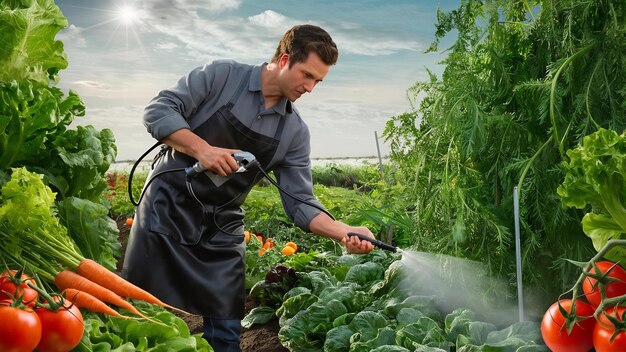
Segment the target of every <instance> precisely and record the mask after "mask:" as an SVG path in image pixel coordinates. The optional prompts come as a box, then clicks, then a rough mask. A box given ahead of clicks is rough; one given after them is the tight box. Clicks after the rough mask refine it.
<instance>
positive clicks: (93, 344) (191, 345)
mask: <svg viewBox="0 0 626 352" xmlns="http://www.w3.org/2000/svg"><path fill="white" fill-rule="evenodd" d="M133 305H134V306H135V307H137V308H138V309H139V310H140V311H141V312H142V313H143V314H145V315H147V316H150V317H153V318H154V319H155V321H156V322H150V321H146V320H134V319H123V318H116V317H106V319H102V318H101V317H100V316H99V315H97V314H94V313H85V316H84V318H85V334H84V336H83V339H82V341H81V343H80V344H79V345H78V346H77V347H76V348H75V349H73V350H72V351H76V352H81V351H124V352H126V351H128V352H131V351H179V352H193V351H202V352H212V351H213V349H212V348H211V346H209V344H208V343H207V341H206V340H205V339H203V338H202V337H200V335H191V334H190V333H189V328H188V327H187V324H185V322H184V321H183V320H182V319H180V318H178V317H176V316H175V315H174V314H172V313H170V312H168V311H166V310H165V309H163V308H161V307H158V306H154V305H150V304H147V303H144V302H139V301H136V302H134V303H133Z"/></svg>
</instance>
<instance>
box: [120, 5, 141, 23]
mask: <svg viewBox="0 0 626 352" xmlns="http://www.w3.org/2000/svg"><path fill="white" fill-rule="evenodd" d="M117 18H118V19H119V20H120V21H121V22H122V23H123V24H125V25H127V26H131V25H133V24H134V23H135V22H137V21H138V20H139V15H138V13H137V10H135V9H134V8H133V7H132V6H128V5H125V6H122V7H120V8H119V9H118V10H117Z"/></svg>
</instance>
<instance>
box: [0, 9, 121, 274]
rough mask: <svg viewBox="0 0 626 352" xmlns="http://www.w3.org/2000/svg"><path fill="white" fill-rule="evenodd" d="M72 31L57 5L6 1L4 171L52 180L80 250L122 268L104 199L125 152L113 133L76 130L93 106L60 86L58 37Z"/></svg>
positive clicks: (1, 93)
mask: <svg viewBox="0 0 626 352" xmlns="http://www.w3.org/2000/svg"><path fill="white" fill-rule="evenodd" d="M66 26H67V19H66V18H65V17H64V16H63V14H62V13H61V10H60V9H59V8H58V7H57V6H56V5H55V4H54V1H53V0H0V43H2V44H1V45H0V67H1V68H2V69H0V173H3V172H6V173H8V172H9V170H10V169H11V168H16V167H26V168H27V169H28V170H29V171H32V172H37V173H39V174H43V175H45V176H46V182H47V184H48V185H50V187H52V188H53V190H54V191H55V193H56V194H57V204H56V206H57V207H58V208H59V211H58V213H59V214H61V216H60V217H61V220H62V222H63V225H65V226H66V227H67V228H68V231H69V233H70V234H71V235H72V237H74V239H75V241H76V243H78V244H79V246H80V249H81V250H82V251H84V253H85V255H87V256H89V257H91V258H92V259H95V260H98V261H100V262H101V263H104V264H107V266H108V267H109V268H114V267H115V265H114V264H115V263H114V261H115V260H114V258H113V255H115V254H117V253H119V251H120V248H119V244H118V243H116V242H117V235H118V231H117V227H115V224H114V223H111V222H112V220H111V219H107V218H106V214H107V212H108V211H107V208H106V207H105V206H103V205H102V204H100V203H99V201H100V194H101V193H102V192H103V190H104V189H105V188H106V180H105V178H104V173H105V172H106V171H107V169H108V168H109V165H110V164H111V162H113V160H114V159H115V156H116V153H117V149H116V146H115V139H114V137H113V133H112V132H111V130H109V129H103V130H101V131H97V130H96V129H95V128H93V126H85V127H78V128H77V129H76V130H72V129H70V128H69V126H70V124H71V123H72V122H73V120H74V118H75V117H80V116H83V115H84V114H85V105H84V103H83V102H82V100H81V99H80V97H79V96H78V95H77V94H76V93H75V92H72V91H70V92H69V93H68V94H67V95H66V94H65V93H64V92H62V91H61V90H60V89H58V88H57V87H55V84H56V83H57V81H58V80H59V71H61V70H62V69H64V68H66V67H67V58H66V55H65V52H64V51H63V43H62V42H61V41H59V40H56V39H55V37H56V34H57V33H58V32H59V31H60V30H61V29H63V28H65V27H66ZM103 214H104V215H103ZM102 216H105V218H104V219H103V218H102ZM15 235H16V236H17V235H19V234H15Z"/></svg>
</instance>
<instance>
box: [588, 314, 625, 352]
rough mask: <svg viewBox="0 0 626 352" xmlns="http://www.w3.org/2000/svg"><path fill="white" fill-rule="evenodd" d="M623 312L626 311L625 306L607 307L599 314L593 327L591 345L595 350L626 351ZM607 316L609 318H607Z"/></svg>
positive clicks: (607, 351) (605, 351)
mask: <svg viewBox="0 0 626 352" xmlns="http://www.w3.org/2000/svg"><path fill="white" fill-rule="evenodd" d="M624 313H626V307H617V308H609V309H607V310H605V311H604V312H602V314H600V317H599V318H598V322H597V323H596V326H595V328H594V329H593V347H594V348H595V349H596V352H622V351H626V331H624V323H623V318H624ZM609 316H610V317H611V319H609V318H608V317H609ZM620 325H621V326H620Z"/></svg>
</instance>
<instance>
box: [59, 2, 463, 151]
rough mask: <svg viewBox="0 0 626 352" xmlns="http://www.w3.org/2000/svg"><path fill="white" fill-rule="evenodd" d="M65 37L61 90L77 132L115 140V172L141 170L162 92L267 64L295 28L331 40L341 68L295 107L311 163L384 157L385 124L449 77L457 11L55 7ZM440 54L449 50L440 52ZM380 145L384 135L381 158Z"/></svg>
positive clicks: (328, 6)
mask: <svg viewBox="0 0 626 352" xmlns="http://www.w3.org/2000/svg"><path fill="white" fill-rule="evenodd" d="M55 3H56V4H57V5H58V6H59V8H60V9H61V11H62V12H63V14H64V15H65V16H66V17H67V19H68V22H69V26H68V27H67V28H66V29H63V30H62V31H61V32H59V34H58V35H57V39H59V40H61V41H63V43H64V46H65V52H66V54H67V56H68V61H69V66H68V68H67V69H65V70H63V71H61V72H60V81H59V83H58V87H59V88H61V89H62V90H64V91H67V90H69V89H71V90H74V91H75V92H77V93H78V95H79V96H80V97H81V98H82V99H83V101H84V102H85V105H86V115H85V116H84V117H77V118H76V119H75V121H74V124H75V125H93V126H94V127H96V128H97V129H103V128H108V129H111V130H112V131H113V133H114V135H115V138H116V145H117V148H118V155H117V159H116V160H117V161H126V160H136V159H137V158H139V156H140V155H141V154H142V153H143V152H144V151H145V150H146V149H148V148H149V147H150V146H152V145H153V144H154V142H155V140H154V139H153V138H152V137H151V136H150V135H149V134H148V132H147V131H146V129H145V127H144V126H143V122H142V115H143V109H144V108H145V106H146V104H147V103H148V102H149V101H150V100H151V99H152V98H153V97H154V96H156V95H157V94H158V92H159V91H161V90H163V89H166V88H169V87H171V86H173V85H174V84H175V83H176V81H177V80H178V79H179V78H180V77H182V76H184V75H185V74H187V73H188V72H189V71H190V70H192V69H193V68H195V67H198V66H201V65H204V64H205V63H209V62H211V61H213V60H216V59H234V60H236V61H239V62H243V63H248V64H253V65H259V64H262V63H264V62H268V61H269V60H270V59H271V57H272V55H273V53H274V50H275V49H276V46H277V44H278V41H279V40H280V38H281V36H282V35H283V34H284V33H285V31H286V30H288V29H289V28H291V27H292V26H294V25H296V24H314V25H318V26H320V27H322V28H324V29H326V30H327V31H328V32H329V33H330V35H331V36H332V37H333V39H334V41H335V42H336V44H337V46H338V48H339V60H338V62H337V64H336V65H334V66H332V67H331V69H330V71H329V73H328V75H327V76H326V77H325V78H324V81H323V82H321V83H320V84H318V85H317V86H316V88H315V89H314V90H313V92H312V93H310V94H305V95H304V96H302V97H301V98H300V99H298V100H297V101H296V103H295V105H296V107H297V108H298V111H299V112H300V114H301V116H302V118H303V119H304V121H305V122H306V123H307V125H308V126H309V129H310V132H311V157H312V158H328V157H365V156H376V155H377V151H378V149H380V153H381V154H382V155H383V156H384V155H387V154H388V153H389V146H388V144H387V143H385V141H384V139H383V138H382V133H383V130H384V127H385V124H386V122H387V121H388V120H389V119H390V118H391V117H392V116H395V115H399V114H402V113H405V112H408V111H411V104H410V101H409V99H408V98H407V90H408V89H409V88H410V87H411V86H412V85H414V84H415V83H416V82H418V81H426V80H427V79H428V75H427V69H429V70H431V71H432V72H434V73H435V74H437V75H440V74H441V72H442V71H443V67H442V65H441V64H439V62H440V61H441V60H442V59H443V58H444V56H443V54H442V53H429V54H426V53H425V50H426V48H428V46H429V45H430V43H431V42H432V40H433V39H434V33H435V22H436V13H437V9H438V8H439V9H441V10H444V11H449V10H452V9H455V8H456V7H458V5H459V4H460V0H432V1H431V0H387V1H385V0H381V1H373V0H320V1H317V0H308V1H293V0H268V1H259V0H255V1H253V0H204V1H199V0H195V1H194V0H135V1H132V0H98V1H95V0H92V1H85V0H56V1H55ZM440 48H441V49H443V48H444V47H443V46H441V47H440ZM375 134H377V135H378V137H379V138H378V148H377V143H376V142H377V140H376V138H375Z"/></svg>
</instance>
